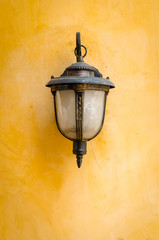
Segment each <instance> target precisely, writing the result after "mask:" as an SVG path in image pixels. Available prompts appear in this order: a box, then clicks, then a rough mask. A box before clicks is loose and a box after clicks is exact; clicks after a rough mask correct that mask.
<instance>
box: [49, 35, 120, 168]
mask: <svg viewBox="0 0 159 240" xmlns="http://www.w3.org/2000/svg"><path fill="white" fill-rule="evenodd" d="M81 47H83V48H84V49H85V54H84V55H83V56H82V54H81ZM74 53H75V56H76V58H77V62H76V63H74V64H72V65H71V66H70V67H68V68H66V70H65V71H64V73H63V74H62V75H61V76H60V77H58V78H54V77H53V76H52V77H51V80H50V81H49V82H48V83H47V85H46V86H47V87H50V88H51V92H52V94H53V96H54V108H55V117H56V124H57V127H58V129H59V131H60V132H61V134H62V135H63V136H64V137H66V138H68V139H69V140H72V141H73V153H74V154H76V157H77V165H78V167H79V168H80V166H81V163H82V157H83V155H84V154H86V142H87V141H89V140H91V139H93V138H94V137H96V136H97V135H98V133H99V132H100V131H101V129H102V126H103V122H104V116H105V107H106V99H107V95H108V92H109V89H110V88H114V87H115V85H114V84H113V83H112V82H111V81H110V80H109V77H107V78H102V74H101V73H100V72H99V71H98V70H97V69H96V68H95V67H93V66H90V65H88V64H86V63H84V62H83V58H84V57H85V56H86V54H87V49H86V47H85V46H83V45H81V40H80V33H79V32H77V33H76V48H75V51H74Z"/></svg>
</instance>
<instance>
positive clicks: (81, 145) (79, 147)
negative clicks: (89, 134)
mask: <svg viewBox="0 0 159 240" xmlns="http://www.w3.org/2000/svg"><path fill="white" fill-rule="evenodd" d="M86 152H87V150H86V142H85V141H73V153H74V154H76V158H77V166H78V168H80V167H81V164H82V158H83V155H84V154H86Z"/></svg>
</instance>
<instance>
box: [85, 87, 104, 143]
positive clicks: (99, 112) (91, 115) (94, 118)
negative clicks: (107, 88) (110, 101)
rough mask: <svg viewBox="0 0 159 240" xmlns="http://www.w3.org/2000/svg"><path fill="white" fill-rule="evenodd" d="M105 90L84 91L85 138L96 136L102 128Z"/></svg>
mask: <svg viewBox="0 0 159 240" xmlns="http://www.w3.org/2000/svg"><path fill="white" fill-rule="evenodd" d="M104 101H105V92H104V91H92V90H86V91H85V92H84V116H83V117H84V118H83V139H84V140H86V139H90V138H92V137H94V136H95V135H96V134H97V132H98V131H99V130H100V127H101V124H102V119H103V111H104Z"/></svg>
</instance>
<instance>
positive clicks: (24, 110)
mask: <svg viewBox="0 0 159 240" xmlns="http://www.w3.org/2000/svg"><path fill="white" fill-rule="evenodd" d="M0 5H1V7H0V46H1V49H0V79H1V82H0V96H1V100H0V120H1V128H0V133H1V134H0V149H1V153H0V240H64V239H65V240H158V239H159V147H158V143H159V67H158V66H159V55H158V53H159V26H158V22H159V16H158V14H159V1H158V0H144V1H143V0H103V1H102V0H78V1H76V0H74V1H73V0H67V1H66V0H58V1H54V0H38V1H35V0H1V1H0ZM77 31H80V32H81V35H82V43H83V44H84V45H86V47H87V50H88V55H87V57H86V58H85V61H86V62H87V63H89V64H90V65H93V66H95V67H97V68H98V69H99V70H100V71H101V72H102V73H103V76H104V77H107V76H109V77H110V79H111V80H112V81H113V82H114V83H115V85H116V88H115V89H114V90H112V91H111V92H110V94H109V96H108V102H107V111H106V118H105V123H104V127H103V130H102V132H101V133H100V134H99V135H98V137H96V138H95V139H94V140H92V141H91V142H89V143H88V153H87V155H86V156H85V157H84V160H83V165H82V167H81V169H78V168H77V166H76V161H75V156H74V155H73V154H72V143H71V142H70V141H68V140H67V139H65V138H64V137H63V136H62V135H60V133H59V132H58V130H57V127H56V124H55V117H54V109H53V101H52V96H51V93H50V91H49V89H48V88H46V87H45V83H46V82H47V81H48V80H49V79H50V76H51V75H54V76H59V75H60V74H61V73H62V72H63V70H64V69H65V68H66V67H67V66H69V65H70V64H72V63H73V62H75V57H74V54H73V51H74V47H75V34H76V32H77Z"/></svg>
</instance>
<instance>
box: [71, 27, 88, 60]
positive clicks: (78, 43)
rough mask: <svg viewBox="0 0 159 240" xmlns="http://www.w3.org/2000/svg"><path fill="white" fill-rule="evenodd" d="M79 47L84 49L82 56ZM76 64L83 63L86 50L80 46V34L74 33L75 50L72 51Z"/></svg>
mask: <svg viewBox="0 0 159 240" xmlns="http://www.w3.org/2000/svg"><path fill="white" fill-rule="evenodd" d="M81 47H83V48H84V49H85V54H84V55H83V56H82V52H81ZM74 53H75V56H76V58H77V62H83V58H84V57H85V56H86V55H87V48H86V47H85V46H84V45H82V44H81V36H80V32H77V33H76V48H75V50H74Z"/></svg>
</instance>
